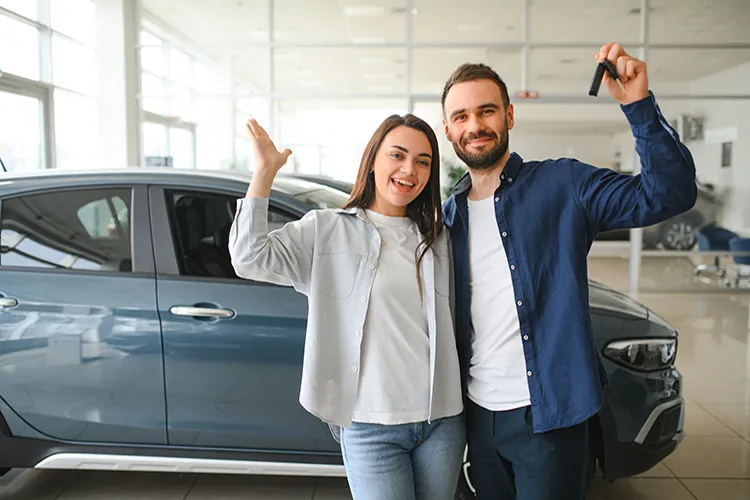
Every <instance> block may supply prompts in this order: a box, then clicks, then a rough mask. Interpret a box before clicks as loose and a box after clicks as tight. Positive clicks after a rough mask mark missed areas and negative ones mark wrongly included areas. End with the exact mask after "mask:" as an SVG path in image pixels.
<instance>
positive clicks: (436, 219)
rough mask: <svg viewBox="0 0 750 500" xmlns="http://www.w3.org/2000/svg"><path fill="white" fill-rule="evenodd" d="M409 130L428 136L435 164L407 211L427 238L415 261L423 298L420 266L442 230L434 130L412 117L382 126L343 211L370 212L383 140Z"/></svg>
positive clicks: (396, 117)
mask: <svg viewBox="0 0 750 500" xmlns="http://www.w3.org/2000/svg"><path fill="white" fill-rule="evenodd" d="M401 126H403V127H409V128H412V129H414V130H418V131H420V132H422V133H423V134H424V135H426V136H427V141H428V142H429V143H430V147H431V148H432V162H431V165H430V178H429V179H428V181H427V185H426V186H425V187H424V189H423V190H422V192H421V193H419V196H417V197H416V198H415V199H414V201H412V202H411V203H409V205H407V207H406V216H407V217H409V219H411V220H413V221H414V222H416V224H417V227H418V228H419V232H420V233H422V235H423V236H424V241H423V242H422V243H421V244H420V245H419V246H418V247H417V249H416V251H415V254H414V258H415V260H416V264H417V284H418V285H419V294H420V296H421V295H422V279H421V273H420V272H419V266H420V265H421V264H422V259H423V258H424V256H425V254H426V253H427V250H428V249H430V248H432V245H433V244H434V243H435V240H437V237H438V235H439V234H440V232H441V231H442V230H443V210H442V206H441V203H440V152H439V151H438V140H437V137H436V136H435V132H434V131H433V130H432V127H430V125H429V124H428V123H427V122H425V121H424V120H422V119H421V118H418V117H416V116H414V115H412V114H407V115H404V116H400V115H391V116H389V117H388V118H386V119H385V120H384V121H383V123H381V124H380V126H379V127H378V129H377V130H376V131H375V133H374V134H373V135H372V138H371V139H370V142H368V143H367V147H365V152H364V153H363V154H362V161H361V162H360V164H359V173H358V174H357V182H356V183H355V184H354V188H353V189H352V194H351V196H350V197H349V201H347V202H346V205H344V208H362V209H365V208H370V207H371V206H372V205H373V203H374V202H375V176H374V175H372V174H371V172H372V169H373V166H374V164H375V156H377V154H378V151H379V150H380V147H381V146H382V144H383V140H384V139H385V136H386V135H388V133H389V132H390V131H391V130H393V129H395V128H396V127H401Z"/></svg>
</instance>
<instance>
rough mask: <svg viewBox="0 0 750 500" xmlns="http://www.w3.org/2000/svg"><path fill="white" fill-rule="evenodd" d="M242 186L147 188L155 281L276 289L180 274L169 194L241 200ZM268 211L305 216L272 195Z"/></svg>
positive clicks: (166, 185)
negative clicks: (278, 201) (239, 285)
mask: <svg viewBox="0 0 750 500" xmlns="http://www.w3.org/2000/svg"><path fill="white" fill-rule="evenodd" d="M246 190H247V187H246V186H245V187H244V188H243V189H242V190H233V189H226V188H219V187H211V186H206V187H198V186H193V185H184V184H183V185H180V184H177V183H175V184H160V185H158V186H155V185H152V186H149V206H150V209H151V218H152V219H151V224H152V228H153V229H152V233H153V242H154V257H155V264H156V275H157V278H161V279H173V280H184V281H196V282H206V283H212V282H213V283H225V284H237V283H238V282H246V283H252V284H254V285H266V286H277V285H273V284H270V283H264V282H258V281H252V280H243V279H238V278H216V277H211V276H191V275H184V274H181V273H180V264H179V261H178V257H177V255H178V254H177V249H176V242H175V241H174V238H173V237H172V225H171V221H170V209H169V207H168V206H167V201H168V196H169V193H170V192H174V191H177V192H180V193H185V192H188V193H190V192H192V193H196V194H205V195H218V196H226V197H229V198H234V199H240V198H243V197H244V196H245V191H246ZM269 211H274V212H279V213H281V214H282V215H284V216H286V217H289V218H291V219H292V220H299V219H300V218H302V216H303V215H304V214H299V213H296V212H297V211H296V210H294V209H291V208H289V207H284V206H283V205H282V204H280V203H277V202H276V201H275V200H274V195H273V193H272V194H271V199H270V203H269Z"/></svg>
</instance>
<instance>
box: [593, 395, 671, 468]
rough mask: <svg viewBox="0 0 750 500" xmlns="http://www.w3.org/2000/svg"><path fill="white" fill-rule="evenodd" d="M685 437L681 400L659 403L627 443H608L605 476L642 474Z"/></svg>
mask: <svg viewBox="0 0 750 500" xmlns="http://www.w3.org/2000/svg"><path fill="white" fill-rule="evenodd" d="M684 439H685V400H684V399H683V398H682V397H678V398H675V399H673V400H671V401H668V402H665V403H662V404H660V405H658V406H657V407H655V408H654V409H653V411H652V412H651V414H650V415H649V417H648V419H647V420H646V422H644V424H643V427H641V430H640V432H639V433H638V435H637V436H636V438H635V439H634V440H633V441H631V442H609V443H607V449H606V469H605V476H606V479H610V480H611V479H617V478H624V477H631V476H635V475H638V474H642V473H644V472H646V471H648V470H649V469H651V468H653V467H654V466H655V465H657V464H658V463H659V462H661V461H662V460H664V458H666V457H667V456H668V455H670V454H671V453H672V452H674V450H675V449H676V448H677V446H679V444H680V443H681V442H682V441H683V440H684Z"/></svg>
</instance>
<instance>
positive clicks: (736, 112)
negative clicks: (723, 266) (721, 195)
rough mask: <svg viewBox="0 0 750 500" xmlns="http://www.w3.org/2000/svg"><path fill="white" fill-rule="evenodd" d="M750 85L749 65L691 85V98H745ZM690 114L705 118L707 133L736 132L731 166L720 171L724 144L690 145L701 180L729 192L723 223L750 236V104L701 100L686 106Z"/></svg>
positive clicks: (748, 101) (699, 142) (745, 101)
mask: <svg viewBox="0 0 750 500" xmlns="http://www.w3.org/2000/svg"><path fill="white" fill-rule="evenodd" d="M748 81H750V63H745V64H742V65H739V66H736V67H734V68H730V69H728V70H725V71H721V72H719V73H716V74H714V75H711V76H709V77H707V78H701V79H699V80H695V81H693V82H691V85H690V92H691V93H692V94H735V95H736V94H744V95H747V94H748V91H747V88H748V87H747V82H748ZM684 106H685V109H686V111H687V112H689V113H691V114H693V115H698V116H704V117H706V121H705V124H704V127H705V129H706V130H708V131H711V130H717V129H723V128H728V129H730V130H732V131H736V134H737V138H736V140H735V141H733V146H732V149H733V150H732V166H731V167H729V168H721V144H718V143H717V144H711V143H709V142H708V141H705V140H704V141H692V142H688V143H687V145H688V147H689V148H690V151H691V152H692V154H693V157H694V159H695V163H696V168H697V171H698V178H699V179H700V180H702V181H704V182H713V183H715V184H716V185H717V188H719V189H720V190H725V191H726V202H725V206H724V210H723V213H722V215H721V222H722V223H723V224H724V225H726V226H727V227H729V228H731V229H733V230H735V231H738V232H740V233H743V234H745V233H747V234H750V100H747V99H744V100H698V101H690V102H688V103H684Z"/></svg>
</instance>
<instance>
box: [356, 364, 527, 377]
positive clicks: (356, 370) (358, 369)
mask: <svg viewBox="0 0 750 500" xmlns="http://www.w3.org/2000/svg"><path fill="white" fill-rule="evenodd" d="M357 370H359V368H357V367H356V366H352V371H353V372H354V373H357ZM529 375H531V372H529Z"/></svg>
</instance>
